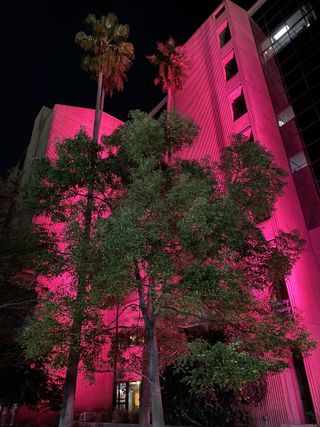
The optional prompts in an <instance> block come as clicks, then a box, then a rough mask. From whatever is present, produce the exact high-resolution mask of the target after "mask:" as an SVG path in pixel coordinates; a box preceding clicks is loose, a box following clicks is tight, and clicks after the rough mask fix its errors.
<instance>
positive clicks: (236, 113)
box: [232, 92, 248, 120]
mask: <svg viewBox="0 0 320 427" xmlns="http://www.w3.org/2000/svg"><path fill="white" fill-rule="evenodd" d="M232 111H233V120H237V119H238V118H239V117H241V116H243V115H244V114H245V113H246V112H247V111H248V110H247V104H246V101H245V99H244V95H243V92H241V95H240V96H238V98H236V99H235V100H234V101H233V102H232Z"/></svg>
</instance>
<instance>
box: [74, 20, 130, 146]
mask: <svg viewBox="0 0 320 427" xmlns="http://www.w3.org/2000/svg"><path fill="white" fill-rule="evenodd" d="M85 22H86V23H87V24H88V26H89V28H90V29H91V34H90V35H87V34H86V33H84V32H83V31H80V32H78V33H77V34H76V36H75V42H76V43H77V44H78V45H79V46H80V47H81V48H82V49H83V50H84V55H83V58H82V67H83V69H84V70H85V71H89V72H90V74H91V76H92V77H93V78H95V79H97V80H98V87H97V101H96V113H95V120H94V129H93V140H94V141H97V140H98V136H99V130H100V123H101V117H102V112H103V108H104V100H105V95H110V96H112V94H113V92H114V91H115V90H117V91H122V90H123V86H124V81H125V80H126V73H127V71H128V70H129V69H130V67H131V66H132V61H133V58H134V48H133V44H132V43H130V42H128V41H127V39H128V36H129V27H128V25H122V24H119V23H118V18H117V17H116V15H115V14H114V13H108V15H107V16H104V15H102V16H101V18H100V19H97V18H96V16H95V15H94V14H92V13H90V14H89V15H88V16H87V17H86V19H85Z"/></svg>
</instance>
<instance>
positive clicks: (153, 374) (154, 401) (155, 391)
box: [149, 321, 164, 427]
mask: <svg viewBox="0 0 320 427" xmlns="http://www.w3.org/2000/svg"><path fill="white" fill-rule="evenodd" d="M149 333H150V336H149V339H150V362H149V372H150V374H149V376H150V382H151V413H152V427H164V418H163V407H162V397H161V388H160V377H159V353H158V343H157V333H156V327H155V322H154V321H153V322H152V324H150V326H149Z"/></svg>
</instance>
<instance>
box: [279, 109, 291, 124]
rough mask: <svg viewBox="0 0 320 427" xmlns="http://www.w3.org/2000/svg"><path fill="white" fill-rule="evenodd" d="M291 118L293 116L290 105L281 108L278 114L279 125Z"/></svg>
mask: <svg viewBox="0 0 320 427" xmlns="http://www.w3.org/2000/svg"><path fill="white" fill-rule="evenodd" d="M293 118H294V112H293V109H292V107H291V105H289V106H288V107H287V108H285V109H284V110H282V111H281V113H279V114H278V124H279V127H282V126H283V125H285V124H286V123H288V122H289V121H290V120H291V119H293Z"/></svg>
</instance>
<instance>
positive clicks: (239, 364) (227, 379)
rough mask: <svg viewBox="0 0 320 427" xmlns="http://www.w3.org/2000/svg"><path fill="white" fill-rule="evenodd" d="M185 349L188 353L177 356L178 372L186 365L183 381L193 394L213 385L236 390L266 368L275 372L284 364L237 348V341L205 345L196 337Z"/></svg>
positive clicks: (239, 346)
mask: <svg viewBox="0 0 320 427" xmlns="http://www.w3.org/2000/svg"><path fill="white" fill-rule="evenodd" d="M189 351H190V353H189V354H187V355H184V356H182V357H181V358H180V361H179V362H180V363H179V368H178V371H179V370H182V371H183V369H184V366H186V365H187V366H188V369H187V371H186V376H185V377H184V379H183V381H185V382H186V384H187V385H188V386H189V387H190V390H191V391H192V392H193V393H199V394H202V393H204V392H206V391H207V390H210V389H213V388H214V387H215V386H219V387H221V388H223V389H226V390H239V389H240V388H241V387H243V386H245V385H246V384H248V383H249V382H250V381H254V380H258V379H259V378H260V377H261V376H262V375H265V374H266V373H267V372H268V371H270V370H272V371H273V372H277V371H280V370H282V369H283V368H285V367H287V366H288V365H287V364H286V363H284V362H281V361H279V362H276V363H275V364H272V363H271V362H268V361H266V360H263V359H262V358H256V357H254V356H252V355H250V354H249V353H248V352H246V351H243V350H241V345H240V344H239V343H237V342H233V343H231V344H224V343H221V342H217V343H216V344H214V345H209V344H208V343H207V342H206V341H204V340H201V339H197V340H195V341H193V342H191V343H190V344H189ZM190 366H191V367H192V368H191V369H190Z"/></svg>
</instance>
